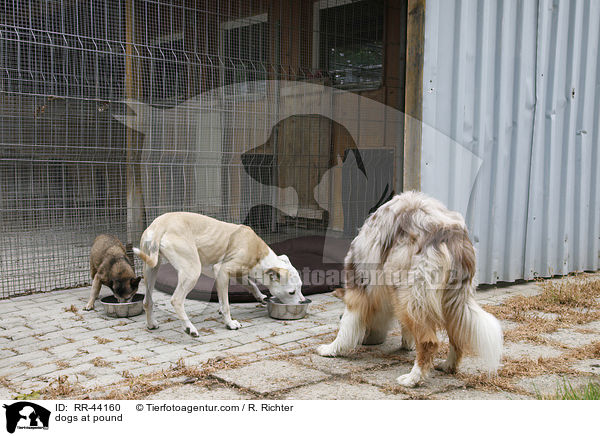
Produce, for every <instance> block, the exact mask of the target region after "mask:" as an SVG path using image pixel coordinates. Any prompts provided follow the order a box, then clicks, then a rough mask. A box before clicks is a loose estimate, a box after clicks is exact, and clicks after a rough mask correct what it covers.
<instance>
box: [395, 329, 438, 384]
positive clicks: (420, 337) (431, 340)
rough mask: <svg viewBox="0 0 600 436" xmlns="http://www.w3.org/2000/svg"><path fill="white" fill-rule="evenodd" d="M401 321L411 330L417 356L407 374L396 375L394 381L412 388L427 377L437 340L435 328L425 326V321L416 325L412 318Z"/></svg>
mask: <svg viewBox="0 0 600 436" xmlns="http://www.w3.org/2000/svg"><path fill="white" fill-rule="evenodd" d="M402 321H403V324H405V325H407V328H409V329H410V330H411V332H412V334H413V337H414V338H415V344H416V350H417V357H416V359H415V363H414V365H413V368H412V370H411V371H410V372H409V373H408V374H404V375H401V376H400V377H398V378H397V379H396V381H397V382H398V383H400V384H401V385H402V386H406V387H408V388H412V387H415V386H416V385H418V384H419V383H420V382H422V381H423V380H425V379H426V378H427V375H428V374H429V370H430V369H431V366H432V364H433V356H434V355H435V353H436V351H437V349H438V347H439V341H438V338H437V335H436V333H435V329H432V328H429V327H427V325H428V323H427V322H421V323H419V324H418V325H417V324H416V323H415V322H414V321H412V320H411V321H408V322H406V320H405V319H403V320H402Z"/></svg>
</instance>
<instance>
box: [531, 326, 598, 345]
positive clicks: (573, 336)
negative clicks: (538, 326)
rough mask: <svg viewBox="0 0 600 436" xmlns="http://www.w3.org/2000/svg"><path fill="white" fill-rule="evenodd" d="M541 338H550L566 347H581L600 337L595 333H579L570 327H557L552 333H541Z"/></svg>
mask: <svg viewBox="0 0 600 436" xmlns="http://www.w3.org/2000/svg"><path fill="white" fill-rule="evenodd" d="M541 336H542V337H543V338H546V339H550V340H552V341H556V342H559V343H561V344H563V345H566V346H567V347H575V348H577V347H582V346H584V345H588V344H591V343H592V342H597V341H599V340H600V337H599V335H598V334H596V333H579V332H576V331H573V330H572V329H559V330H557V331H555V332H554V333H550V334H543V335H541Z"/></svg>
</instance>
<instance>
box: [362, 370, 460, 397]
mask: <svg viewBox="0 0 600 436" xmlns="http://www.w3.org/2000/svg"><path fill="white" fill-rule="evenodd" d="M411 369H412V364H400V365H394V366H391V367H389V368H386V369H380V370H376V371H366V372H364V373H362V374H358V375H359V376H360V378H361V379H363V380H364V381H366V382H368V383H371V384H373V385H377V386H381V387H387V388H393V387H397V386H400V385H399V384H398V382H397V381H396V379H397V378H398V377H399V376H401V375H403V374H407V373H409V372H410V370H411ZM463 386H464V382H462V381H461V380H459V379H458V378H456V377H452V376H449V375H446V374H444V373H442V372H439V371H435V370H432V371H431V372H430V373H429V378H428V379H427V380H426V381H425V382H423V383H422V384H421V385H420V386H417V387H415V388H412V391H414V393H415V394H416V395H431V394H434V393H438V392H444V391H447V390H449V389H455V388H457V387H463Z"/></svg>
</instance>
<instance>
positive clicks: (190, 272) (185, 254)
mask: <svg viewBox="0 0 600 436" xmlns="http://www.w3.org/2000/svg"><path fill="white" fill-rule="evenodd" d="M160 252H161V254H162V255H163V256H164V257H165V259H166V260H167V261H168V262H169V263H170V264H171V265H172V266H173V268H175V270H176V271H177V287H176V288H175V291H173V296H172V297H171V305H172V306H173V309H175V313H177V316H178V317H179V319H180V320H181V322H182V323H183V331H185V332H186V333H187V334H189V335H191V336H194V337H197V336H199V335H198V330H196V327H194V325H193V324H192V323H191V321H190V319H189V318H188V316H187V313H186V312H185V308H184V302H185V298H186V297H187V295H188V294H189V293H190V291H191V290H192V289H193V288H194V285H195V284H196V282H197V281H198V278H200V275H201V274H202V264H201V263H200V257H199V256H198V250H197V249H196V247H195V246H194V245H191V244H190V242H189V241H187V240H185V239H183V238H176V237H173V236H169V237H167V236H163V238H162V240H161V244H160Z"/></svg>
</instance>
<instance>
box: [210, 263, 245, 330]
mask: <svg viewBox="0 0 600 436" xmlns="http://www.w3.org/2000/svg"><path fill="white" fill-rule="evenodd" d="M215 272H216V278H215V283H216V285H217V296H218V297H219V312H220V313H221V315H222V316H223V322H224V323H225V325H226V326H227V328H229V329H231V330H237V329H239V328H242V325H241V324H240V323H239V322H238V321H236V320H234V319H231V313H230V311H229V293H228V292H229V274H227V271H226V270H225V268H224V267H223V266H221V267H220V268H218V269H217V268H215Z"/></svg>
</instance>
